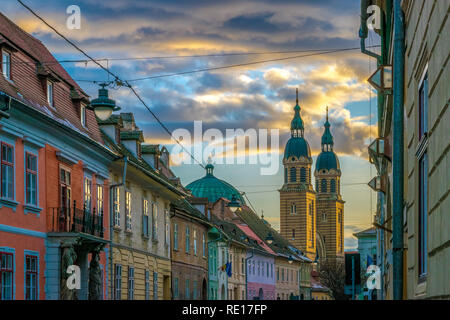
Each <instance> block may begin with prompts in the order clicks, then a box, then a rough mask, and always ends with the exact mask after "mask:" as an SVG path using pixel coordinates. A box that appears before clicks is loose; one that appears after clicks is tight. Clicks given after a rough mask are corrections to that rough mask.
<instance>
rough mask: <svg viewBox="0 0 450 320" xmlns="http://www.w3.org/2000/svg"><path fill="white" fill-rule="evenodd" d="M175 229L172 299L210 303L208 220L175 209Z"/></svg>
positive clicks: (173, 238) (172, 257) (172, 219)
mask: <svg viewBox="0 0 450 320" xmlns="http://www.w3.org/2000/svg"><path fill="white" fill-rule="evenodd" d="M197 212H198V213H200V212H199V211H197ZM171 225H172V243H173V245H172V256H171V259H172V297H173V299H174V300H206V299H208V291H207V290H208V283H207V281H208V250H209V249H208V229H209V226H208V224H207V223H205V220H201V219H199V218H198V217H192V216H191V215H190V213H189V212H188V211H187V210H183V209H181V208H179V207H174V208H173V213H172V218H171Z"/></svg>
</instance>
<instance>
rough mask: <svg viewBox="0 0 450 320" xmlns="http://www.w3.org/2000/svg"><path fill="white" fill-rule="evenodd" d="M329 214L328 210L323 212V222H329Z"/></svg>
mask: <svg viewBox="0 0 450 320" xmlns="http://www.w3.org/2000/svg"><path fill="white" fill-rule="evenodd" d="M327 220H328V219H327V214H326V212H322V222H327Z"/></svg>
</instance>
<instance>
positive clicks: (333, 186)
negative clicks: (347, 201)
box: [330, 179, 336, 193]
mask: <svg viewBox="0 0 450 320" xmlns="http://www.w3.org/2000/svg"><path fill="white" fill-rule="evenodd" d="M330 192H331V193H336V180H334V179H331V181H330Z"/></svg>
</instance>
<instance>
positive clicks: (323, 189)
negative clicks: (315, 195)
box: [320, 179, 327, 192]
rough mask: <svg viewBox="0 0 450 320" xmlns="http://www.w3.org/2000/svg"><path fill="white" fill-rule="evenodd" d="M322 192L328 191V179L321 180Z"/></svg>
mask: <svg viewBox="0 0 450 320" xmlns="http://www.w3.org/2000/svg"><path fill="white" fill-rule="evenodd" d="M320 192H327V180H325V179H322V180H320Z"/></svg>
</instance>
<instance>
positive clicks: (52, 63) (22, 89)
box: [0, 13, 103, 143]
mask: <svg viewBox="0 0 450 320" xmlns="http://www.w3.org/2000/svg"><path fill="white" fill-rule="evenodd" d="M0 39H1V40H2V41H1V42H2V43H7V44H8V45H9V46H12V47H14V48H15V49H17V50H18V51H17V52H12V55H11V75H12V81H8V80H7V79H5V77H3V75H0V91H3V92H5V93H6V94H8V95H10V96H11V97H13V98H15V99H17V100H19V101H21V102H22V103H24V104H25V105H27V106H29V107H32V108H34V109H36V110H38V111H40V112H41V113H42V114H44V115H46V116H48V117H50V118H52V119H54V120H56V121H58V122H59V123H61V124H63V125H65V126H66V127H69V128H71V129H73V130H75V131H78V132H80V133H82V134H84V135H86V136H88V137H90V138H92V139H94V140H95V141H97V142H100V143H102V141H103V140H102V138H101V134H100V130H99V127H98V124H97V120H96V118H95V114H94V112H93V111H91V110H87V111H86V123H87V128H85V127H83V125H82V124H81V121H80V115H79V113H80V111H79V110H78V107H77V106H76V104H74V102H73V101H72V98H71V92H70V90H71V88H74V89H75V90H76V91H77V93H78V95H79V96H80V97H82V98H86V99H87V98H88V96H87V95H86V94H85V93H84V91H83V90H82V89H81V88H80V87H79V85H78V84H77V83H76V82H75V81H74V80H73V79H72V78H71V77H70V75H69V74H68V73H67V72H66V70H64V68H63V67H62V66H61V65H60V64H59V63H58V62H57V60H56V59H55V58H54V57H53V55H52V54H51V53H50V51H48V49H47V48H46V47H45V46H44V44H43V43H42V42H41V41H39V40H38V39H36V38H34V37H33V36H31V35H30V34H28V33H27V32H25V31H24V30H22V29H21V28H20V27H19V26H17V25H16V24H14V23H13V22H12V21H11V20H9V19H8V18H7V17H5V16H4V15H3V14H1V13H0ZM38 62H41V63H44V69H45V72H48V73H50V74H51V75H52V77H54V78H56V79H58V80H61V81H59V82H58V81H57V82H55V83H54V94H53V96H54V107H50V106H49V105H48V102H47V94H46V88H45V87H44V85H43V82H42V81H41V80H40V78H39V77H38V75H37V71H36V63H38Z"/></svg>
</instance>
